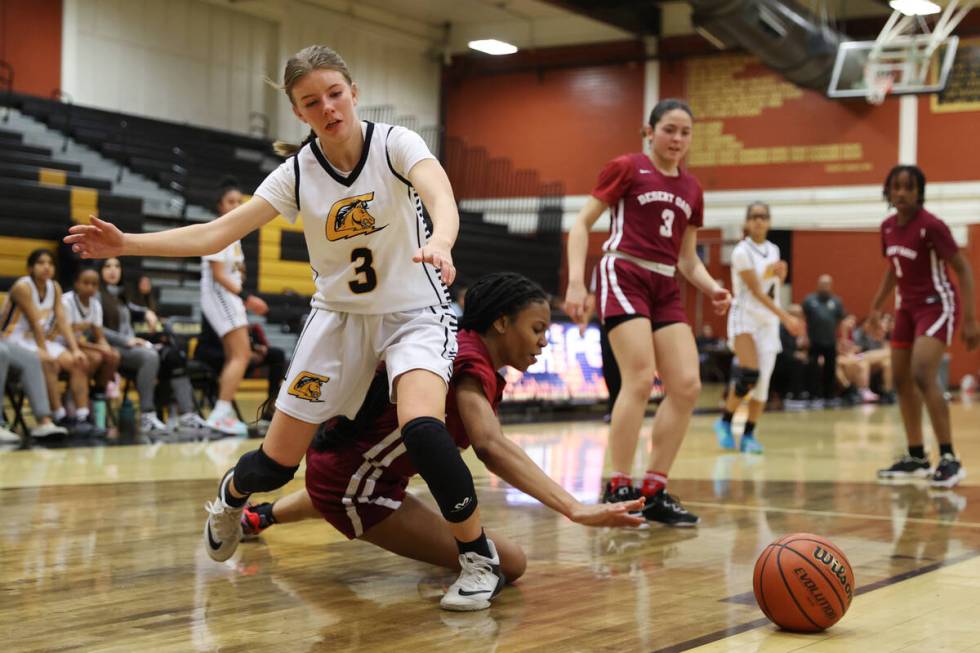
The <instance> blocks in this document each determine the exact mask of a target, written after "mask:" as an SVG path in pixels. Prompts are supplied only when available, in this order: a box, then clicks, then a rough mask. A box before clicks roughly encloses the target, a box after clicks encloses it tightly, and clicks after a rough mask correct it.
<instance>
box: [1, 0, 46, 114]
mask: <svg viewBox="0 0 980 653" xmlns="http://www.w3.org/2000/svg"><path fill="white" fill-rule="evenodd" d="M0 59H2V60H4V61H6V62H8V63H9V64H11V65H12V66H13V67H14V91H15V92H17V93H28V94H30V95H38V96H42V97H49V96H50V95H51V92H52V91H53V90H55V89H57V88H59V87H60V86H61V0H0Z"/></svg>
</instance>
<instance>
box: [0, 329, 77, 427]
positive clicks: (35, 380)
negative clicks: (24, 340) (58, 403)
mask: <svg viewBox="0 0 980 653" xmlns="http://www.w3.org/2000/svg"><path fill="white" fill-rule="evenodd" d="M11 369H13V370H15V371H17V372H19V373H20V383H21V385H22V386H23V387H24V394H25V395H27V402H28V404H30V406H31V412H32V413H33V414H34V421H35V422H37V424H36V425H35V426H34V428H32V429H31V432H30V435H31V437H32V438H37V439H40V438H46V437H49V436H52V435H67V434H68V429H66V428H65V427H63V426H58V425H57V424H55V423H54V420H53V419H51V404H50V402H49V401H48V389H47V387H46V386H45V382H44V371H43V370H42V368H41V359H40V358H39V357H38V355H37V352H33V351H30V350H28V349H25V348H23V347H21V346H19V345H18V344H17V343H15V342H11V341H10V340H9V339H6V340H5V339H4V338H3V333H2V332H0V392H2V391H3V390H4V389H5V388H6V387H7V376H8V374H9V371H10V370H11ZM0 442H5V443H16V442H20V436H19V435H17V434H16V433H14V432H13V431H11V430H10V429H8V428H7V424H6V420H5V418H4V415H3V411H0Z"/></svg>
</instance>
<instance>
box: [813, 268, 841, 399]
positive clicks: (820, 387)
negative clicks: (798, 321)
mask: <svg viewBox="0 0 980 653" xmlns="http://www.w3.org/2000/svg"><path fill="white" fill-rule="evenodd" d="M832 285H833V279H831V277H830V275H829V274H822V275H820V278H819V279H817V291H816V292H813V293H810V294H809V295H807V296H806V299H804V300H803V314H804V315H805V316H806V332H807V337H808V339H809V340H810V351H809V361H810V374H811V376H810V378H811V379H813V380H814V382H815V387H814V388H813V391H812V392H811V393H810V394H811V396H812V397H814V398H817V397H821V398H822V400H823V401H824V402H827V401H829V400H830V399H831V398H832V397H833V396H834V388H835V383H836V378H835V371H836V369H837V326H838V325H839V324H840V321H841V320H843V319H844V315H845V313H844V303H843V302H842V301H841V299H840V297H837V296H836V295H834V294H833V293H832V292H831V287H832ZM821 358H822V359H823V368H822V370H821V368H820V359H821Z"/></svg>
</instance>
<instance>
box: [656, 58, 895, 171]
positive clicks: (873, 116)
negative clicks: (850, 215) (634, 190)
mask: <svg viewBox="0 0 980 653" xmlns="http://www.w3.org/2000/svg"><path fill="white" fill-rule="evenodd" d="M660 97H662V98H666V97H679V98H685V99H687V100H688V101H689V102H690V104H691V108H692V110H693V111H694V115H695V117H696V119H697V121H696V124H695V130H694V140H693V142H692V145H691V151H690V154H689V155H688V165H689V169H690V170H691V172H693V173H694V174H695V175H697V177H698V178H699V179H700V180H701V183H702V185H703V186H704V188H705V190H730V189H742V188H760V187H762V188H782V187H798V186H835V185H841V184H866V183H878V182H880V181H881V180H882V179H883V178H884V177H885V175H886V174H887V172H888V169H889V168H890V167H891V166H892V165H894V163H895V160H896V159H897V158H898V101H897V100H889V101H887V102H885V103H884V104H883V105H882V106H880V107H872V106H870V105H868V104H867V103H866V102H865V101H864V100H849V101H839V100H830V99H828V98H826V97H824V95H823V94H822V93H817V92H814V91H808V90H803V89H800V88H798V87H797V86H795V85H793V84H791V83H790V82H787V81H786V80H784V79H783V78H782V77H781V76H780V75H779V74H778V73H776V72H773V71H772V70H770V69H769V68H767V67H765V66H764V65H762V64H761V63H760V62H759V61H758V60H757V59H755V58H754V57H753V56H751V55H747V54H719V55H712V56H698V57H688V58H685V59H678V60H671V61H665V62H663V63H662V65H661V69H660Z"/></svg>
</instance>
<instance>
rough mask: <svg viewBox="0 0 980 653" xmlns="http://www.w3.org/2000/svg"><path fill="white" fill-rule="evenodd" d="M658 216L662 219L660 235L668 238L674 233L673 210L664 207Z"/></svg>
mask: <svg viewBox="0 0 980 653" xmlns="http://www.w3.org/2000/svg"><path fill="white" fill-rule="evenodd" d="M660 217H661V218H663V220H664V223H663V224H662V225H660V235H661V236H666V237H667V238H670V237H671V236H672V235H673V234H674V212H673V211H672V210H671V209H664V212H663V213H662V214H661V215H660Z"/></svg>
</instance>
